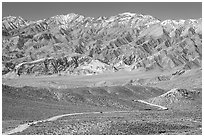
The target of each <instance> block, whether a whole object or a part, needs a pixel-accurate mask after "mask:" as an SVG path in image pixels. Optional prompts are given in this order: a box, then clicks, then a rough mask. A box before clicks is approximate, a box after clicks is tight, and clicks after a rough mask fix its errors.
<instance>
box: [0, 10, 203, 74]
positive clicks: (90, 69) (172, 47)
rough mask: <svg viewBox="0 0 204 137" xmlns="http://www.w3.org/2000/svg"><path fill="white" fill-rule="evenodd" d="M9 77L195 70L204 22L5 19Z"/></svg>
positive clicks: (134, 17)
mask: <svg viewBox="0 0 204 137" xmlns="http://www.w3.org/2000/svg"><path fill="white" fill-rule="evenodd" d="M2 61H3V69H2V71H3V74H6V73H8V72H16V73H17V74H19V75H21V74H34V73H35V74H38V75H47V74H54V73H60V72H67V73H71V74H72V73H75V74H97V73H102V72H104V71H107V70H111V71H118V70H120V69H128V70H134V69H144V70H146V71H148V70H154V69H159V70H169V69H172V68H175V67H181V66H182V67H183V69H193V68H197V67H201V62H202V19H198V20H195V19H189V20H166V21H160V20H158V19H156V18H154V17H152V16H149V15H141V14H133V13H122V14H118V15H116V16H112V17H109V18H107V17H100V18H97V19H94V18H90V17H84V16H81V15H77V14H74V13H71V14H67V15H60V16H54V17H51V18H48V19H44V20H39V21H27V20H24V19H22V18H21V17H12V16H9V17H4V18H3V19H2Z"/></svg>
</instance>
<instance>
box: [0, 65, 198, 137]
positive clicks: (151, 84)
mask: <svg viewBox="0 0 204 137" xmlns="http://www.w3.org/2000/svg"><path fill="white" fill-rule="evenodd" d="M174 71H175V70H172V71H168V72H161V71H150V72H142V71H119V72H115V73H108V72H107V73H105V74H99V75H84V76H71V75H70V76H69V75H66V76H63V75H61V76H59V75H55V76H38V77H35V76H29V77H28V76H23V75H22V76H20V77H18V76H16V77H13V78H3V85H2V112H3V114H2V118H3V122H2V132H3V134H18V135H24V134H26V135H36V134H43V135H45V134H51V135H53V134H83V135H84V134H88V135H89V134H94V135H100V134H102V135H114V134H120V135H132V134H142V135H144V134H167V135H168V134H173V135H174V134H185V135H186V134H191V135H192V134H202V94H201V91H202V82H201V81H202V79H201V76H202V69H192V70H188V71H185V72H184V73H182V74H181V75H179V76H171V75H170V74H171V73H173V72H174ZM158 76H166V77H167V76H169V77H170V76H171V77H170V79H169V80H158ZM160 106H161V107H160ZM165 108H166V109H165Z"/></svg>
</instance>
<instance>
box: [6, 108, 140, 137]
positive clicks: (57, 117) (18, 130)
mask: <svg viewBox="0 0 204 137" xmlns="http://www.w3.org/2000/svg"><path fill="white" fill-rule="evenodd" d="M125 112H136V111H108V112H103V113H125ZM100 113H101V112H84V113H71V114H63V115H57V116H54V117H51V118H48V119H45V120H39V121H34V122H30V123H25V124H22V125H19V126H18V127H16V128H15V129H12V130H10V131H7V132H4V133H3V135H10V134H14V133H18V132H22V131H24V130H26V129H27V128H29V127H30V126H31V125H35V124H37V123H40V122H47V121H55V120H57V119H59V118H61V117H66V116H74V115H84V114H100Z"/></svg>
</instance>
